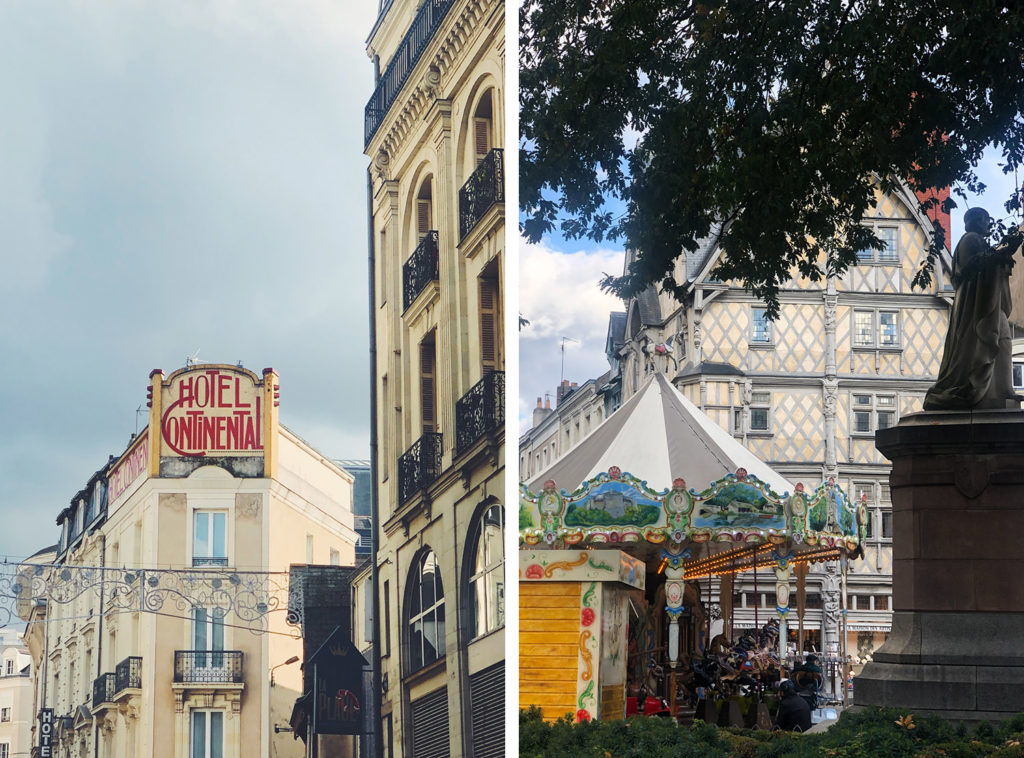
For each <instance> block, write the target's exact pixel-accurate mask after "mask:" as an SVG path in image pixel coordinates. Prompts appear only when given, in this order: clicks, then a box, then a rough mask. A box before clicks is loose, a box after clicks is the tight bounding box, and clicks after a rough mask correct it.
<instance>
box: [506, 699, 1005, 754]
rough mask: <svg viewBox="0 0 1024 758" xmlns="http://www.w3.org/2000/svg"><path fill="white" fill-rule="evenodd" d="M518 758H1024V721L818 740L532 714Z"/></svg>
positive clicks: (840, 733) (905, 723) (847, 719)
mask: <svg viewBox="0 0 1024 758" xmlns="http://www.w3.org/2000/svg"><path fill="white" fill-rule="evenodd" d="M519 755H520V756H521V757H522V758H576V756H579V757H580V758H903V757H904V756H906V757H907V758H910V757H911V756H912V757H913V758H975V756H987V757H989V758H1024V714H1021V715H1020V716H1015V717H1013V718H1011V719H1007V721H1005V722H1003V723H1002V724H1000V725H999V726H993V725H991V724H987V723H983V724H981V725H980V726H978V727H976V728H975V729H974V732H973V734H972V733H970V732H968V730H967V729H966V728H964V727H963V725H958V726H953V725H952V724H949V723H947V722H945V721H942V720H941V719H939V718H936V717H924V716H919V715H915V714H914V713H912V712H910V711H907V710H902V709H901V710H897V709H892V708H867V709H864V710H862V711H859V712H857V713H844V714H843V715H842V716H841V717H840V719H839V721H837V722H836V723H835V724H833V725H832V726H831V728H829V729H828V730H827V731H825V732H824V733H821V734H807V735H800V734H790V733H785V732H783V733H780V732H764V731H751V730H747V729H736V728H719V727H717V726H715V725H713V724H705V723H704V722H703V721H700V720H697V721H694V723H693V725H692V726H690V727H684V726H678V725H677V724H676V723H675V722H674V721H673V720H672V719H662V718H648V717H643V716H637V717H633V718H631V719H629V720H627V721H591V722H585V723H581V724H576V723H573V720H572V716H571V715H568V714H567V715H566V716H565V717H564V718H562V719H559V720H558V721H555V722H545V721H543V719H542V718H541V712H540V710H539V709H537V708H531V709H530V710H528V711H522V712H520V716H519Z"/></svg>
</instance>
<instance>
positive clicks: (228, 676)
mask: <svg viewBox="0 0 1024 758" xmlns="http://www.w3.org/2000/svg"><path fill="white" fill-rule="evenodd" d="M174 681H175V682H181V683H184V684H208V685H209V684H237V683H240V682H241V681H242V651H241V650H175V651H174Z"/></svg>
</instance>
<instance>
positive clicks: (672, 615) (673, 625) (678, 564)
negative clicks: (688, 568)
mask: <svg viewBox="0 0 1024 758" xmlns="http://www.w3.org/2000/svg"><path fill="white" fill-rule="evenodd" d="M689 557H690V551H689V550H688V549H687V550H684V549H683V547H682V545H679V544H678V543H674V544H672V546H671V547H669V548H666V549H662V551H661V558H662V560H663V561H665V614H666V615H667V616H668V621H669V624H668V665H669V669H670V670H671V682H672V683H671V688H670V690H669V706H670V709H671V712H672V714H675V712H676V668H677V666H678V664H679V617H680V616H682V615H683V596H684V595H685V590H686V587H685V586H684V583H683V574H684V569H683V561H685V560H686V559H687V558H689Z"/></svg>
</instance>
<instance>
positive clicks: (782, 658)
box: [772, 548, 793, 669]
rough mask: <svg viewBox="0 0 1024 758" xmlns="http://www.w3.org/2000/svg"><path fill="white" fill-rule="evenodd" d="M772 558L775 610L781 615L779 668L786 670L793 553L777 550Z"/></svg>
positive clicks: (773, 552)
mask: <svg viewBox="0 0 1024 758" xmlns="http://www.w3.org/2000/svg"><path fill="white" fill-rule="evenodd" d="M772 557H773V558H774V559H775V610H776V612H778V614H779V666H780V667H781V668H782V669H785V667H786V644H787V641H788V633H787V630H786V617H787V616H788V614H789V576H790V574H791V573H792V569H793V564H792V560H793V551H792V550H787V551H786V552H785V553H783V552H782V551H781V550H780V549H779V548H775V550H773V551H772Z"/></svg>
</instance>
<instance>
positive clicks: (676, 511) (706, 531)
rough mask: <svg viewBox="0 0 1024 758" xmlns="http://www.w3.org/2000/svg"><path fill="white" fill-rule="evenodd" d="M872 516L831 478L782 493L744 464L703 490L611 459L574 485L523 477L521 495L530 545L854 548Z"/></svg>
mask: <svg viewBox="0 0 1024 758" xmlns="http://www.w3.org/2000/svg"><path fill="white" fill-rule="evenodd" d="M866 520H867V509H866V507H865V506H864V504H863V503H861V504H860V505H859V506H854V505H853V504H852V503H851V502H850V500H849V498H848V497H847V496H846V493H844V492H843V490H842V488H841V487H839V486H838V485H837V484H835V482H834V481H833V480H832V479H830V480H829V481H828V483H826V484H821V485H819V486H818V487H817V488H816V489H815V490H814V491H812V492H811V493H809V494H808V493H806V492H805V491H804V487H803V485H802V484H798V485H797V486H796V488H795V491H794V492H793V494H792V495H789V494H788V493H787V494H786V495H779V494H777V493H776V492H775V491H774V490H772V488H771V487H769V486H768V484H766V483H765V482H763V481H761V480H760V479H758V478H757V477H756V476H753V475H751V474H749V473H748V472H747V471H746V470H744V469H742V468H741V469H739V470H738V471H737V472H736V473H735V474H727V475H726V476H724V477H722V478H720V479H717V480H715V481H713V482H711V483H710V484H709V485H708V486H707V487H706V488H705V489H703V490H700V491H697V490H696V489H693V488H687V486H686V481H685V480H683V479H681V478H677V479H675V480H673V482H672V486H671V488H669V489H665V490H660V491H659V490H654V489H652V488H651V487H649V486H648V484H647V482H646V481H643V480H641V479H638V478H637V477H635V476H633V475H632V474H630V473H628V472H622V471H620V470H619V469H618V468H617V467H615V466H613V467H612V468H611V469H610V470H609V471H608V472H606V473H602V474H599V475H598V476H596V477H594V478H592V479H588V480H586V481H584V482H583V484H581V485H580V486H579V487H578V488H577V489H575V490H573V491H572V492H566V491H565V490H558V489H557V487H556V486H555V483H554V482H553V481H550V480H549V481H548V482H546V483H545V485H544V488H543V490H542V491H541V492H540V493H539V494H534V493H532V492H531V491H530V490H529V489H528V488H527V487H526V485H523V486H522V487H521V490H520V499H519V536H520V542H521V543H522V544H523V545H524V546H534V545H540V544H541V543H546V544H547V545H549V546H555V545H556V543H557V544H559V545H561V546H566V547H571V546H573V545H581V546H583V545H604V544H608V543H611V544H615V543H620V544H628V543H639V542H647V543H653V544H661V543H669V544H673V543H674V544H682V543H683V542H694V543H730V544H733V545H736V544H741V545H760V544H765V543H767V544H771V545H782V544H785V543H787V542H788V543H790V544H791V545H792V546H793V547H794V548H798V547H799V548H800V551H806V550H807V548H819V547H820V548H834V549H847V550H854V549H856V547H857V546H858V544H859V543H860V541H861V539H863V537H864V528H865V527H864V524H865V523H866ZM801 546H802V547H801Z"/></svg>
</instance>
